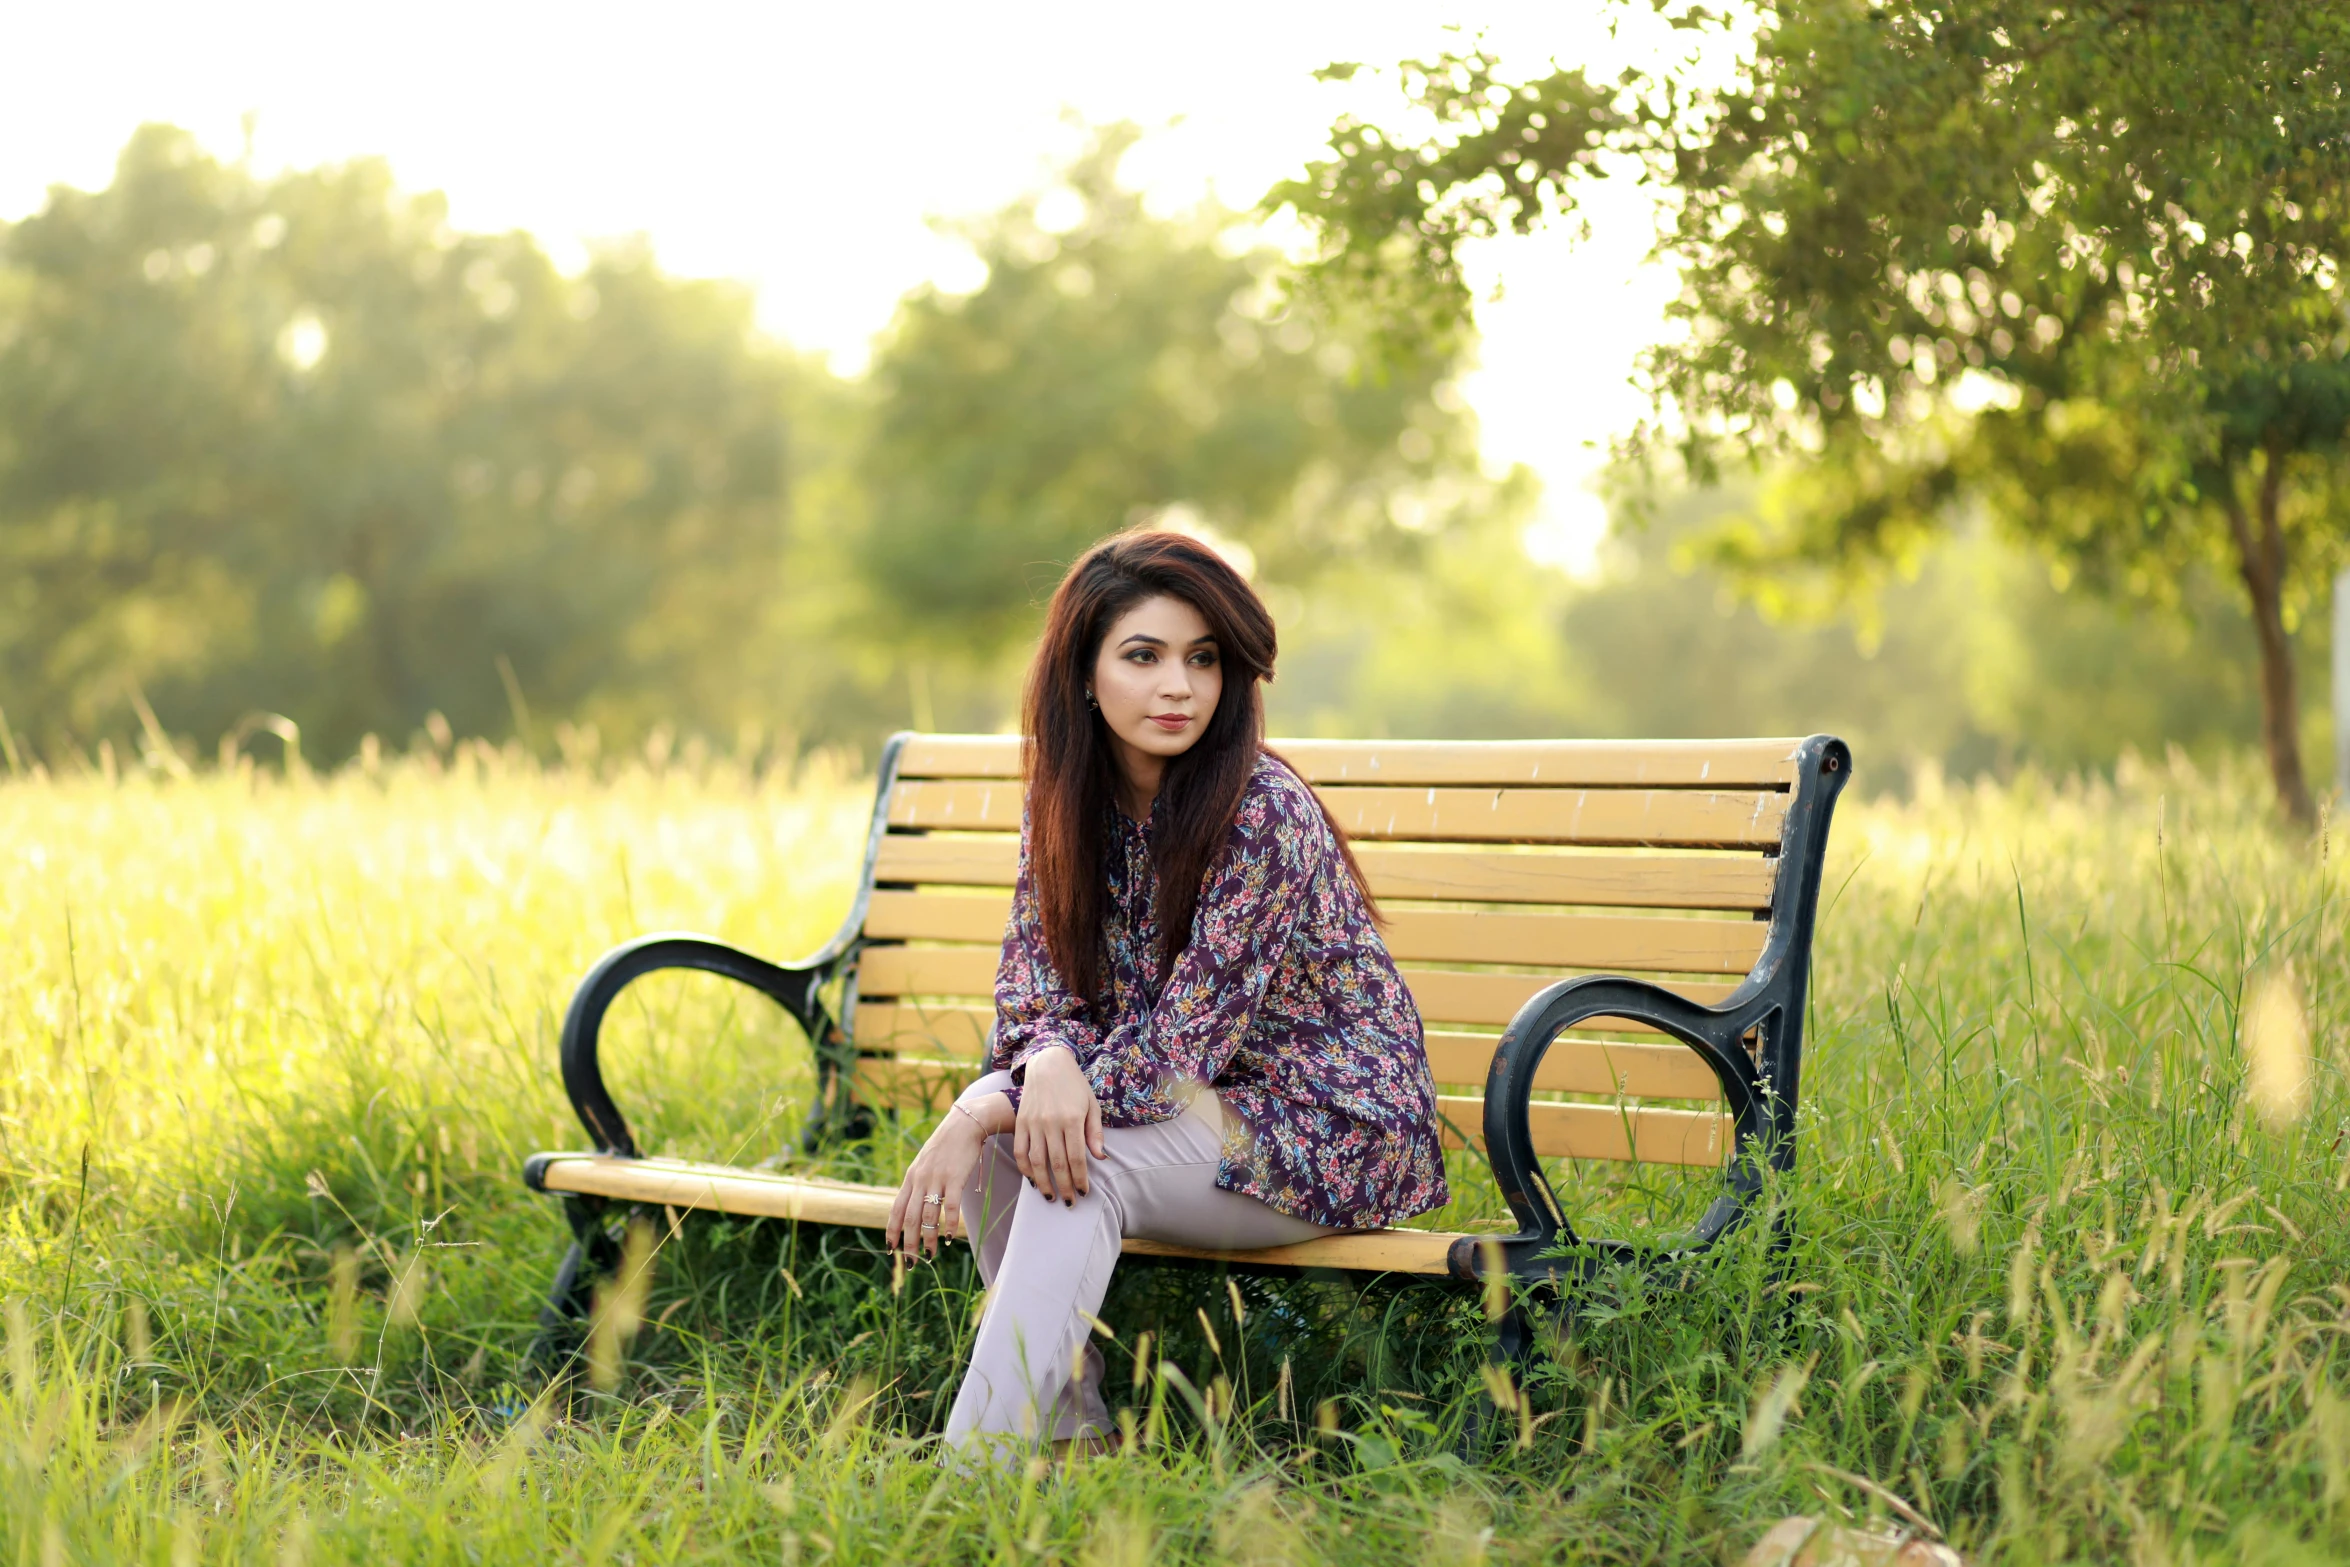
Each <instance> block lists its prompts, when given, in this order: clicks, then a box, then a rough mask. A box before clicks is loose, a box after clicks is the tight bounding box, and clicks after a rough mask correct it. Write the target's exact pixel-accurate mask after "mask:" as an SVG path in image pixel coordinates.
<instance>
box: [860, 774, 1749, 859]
mask: <svg viewBox="0 0 2350 1567" xmlns="http://www.w3.org/2000/svg"><path fill="white" fill-rule="evenodd" d="M1320 792H1321V796H1322V801H1323V803H1324V804H1325V805H1327V806H1328V807H1329V808H1330V814H1331V817H1332V818H1333V819H1334V820H1336V821H1337V823H1338V824H1339V826H1341V827H1342V828H1344V829H1345V830H1346V832H1347V834H1348V836H1350V837H1354V838H1390V839H1402V838H1409V839H1422V840H1428V841H1435V842H1447V843H1564V844H1589V845H1594V846H1603V847H1604V846H1630V845H1635V844H1637V845H1642V846H1646V847H1680V848H1727V849H1737V848H1762V847H1765V846H1769V845H1775V844H1777V843H1778V841H1779V824H1780V822H1781V821H1782V820H1783V819H1784V818H1785V817H1786V814H1787V800H1788V796H1787V795H1786V794H1784V793H1777V792H1763V793H1752V792H1737V793H1731V792H1717V791H1713V790H1697V789H1448V788H1428V789H1374V788H1359V787H1356V786H1354V785H1351V784H1348V785H1338V786H1332V787H1324V788H1323V789H1322V790H1321V791H1320ZM1020 806H1021V793H1020V781H1019V780H1018V779H1016V778H1001V779H978V780H972V779H951V778H950V779H913V780H909V781H905V782H901V783H900V784H899V785H898V786H897V788H895V789H894V790H892V791H891V792H890V798H889V824H890V825H891V826H892V827H902V828H928V829H932V830H960V831H967V832H980V831H993V832H1015V831H1017V830H1018V829H1019V826H1020Z"/></svg>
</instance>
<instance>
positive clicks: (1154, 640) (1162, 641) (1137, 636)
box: [1118, 631, 1167, 647]
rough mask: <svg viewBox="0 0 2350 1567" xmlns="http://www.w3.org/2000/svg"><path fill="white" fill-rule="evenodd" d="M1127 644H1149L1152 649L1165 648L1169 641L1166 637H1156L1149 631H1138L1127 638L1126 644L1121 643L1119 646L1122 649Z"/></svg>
mask: <svg viewBox="0 0 2350 1567" xmlns="http://www.w3.org/2000/svg"><path fill="white" fill-rule="evenodd" d="M1127 642H1147V643H1149V644H1150V645H1151V646H1152V647H1165V646H1166V645H1167V639H1166V638H1165V637H1154V636H1152V635H1151V634H1150V633H1149V632H1147V631H1137V632H1135V633H1133V634H1132V635H1130V636H1129V637H1127V639H1126V642H1121V643H1119V644H1118V645H1119V646H1120V647H1124V646H1125V645H1126V643H1127Z"/></svg>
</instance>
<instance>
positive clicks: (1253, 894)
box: [1078, 792, 1335, 1126]
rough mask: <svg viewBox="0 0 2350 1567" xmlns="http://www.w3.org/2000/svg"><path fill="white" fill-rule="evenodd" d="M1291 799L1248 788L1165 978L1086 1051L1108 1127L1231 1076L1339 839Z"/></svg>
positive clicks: (1163, 1113) (1167, 1110) (1177, 1104)
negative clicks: (1139, 1007)
mask: <svg viewBox="0 0 2350 1567" xmlns="http://www.w3.org/2000/svg"><path fill="white" fill-rule="evenodd" d="M1294 806H1295V798H1294V797H1293V796H1290V795H1287V794H1284V793H1275V792H1258V793H1253V794H1251V795H1250V796H1249V797H1248V799H1247V800H1246V801H1245V802H1244V803H1243V805H1242V807H1241V810H1240V814H1239V816H1238V817H1237V818H1236V819H1235V821H1234V822H1233V825H1232V836H1231V838H1230V839H1229V840H1227V842H1226V844H1225V846H1224V848H1223V850H1222V851H1221V852H1220V853H1219V854H1218V855H1217V857H1216V859H1215V861H1214V862H1213V863H1212V864H1211V865H1210V867H1209V871H1208V877H1207V884H1206V885H1205V886H1204V887H1203V888H1202V889H1201V893H1200V900H1199V906H1198V908H1197V909H1196V910H1195V911H1194V913H1193V915H1192V927H1191V941H1190V944H1189V945H1187V946H1186V947H1185V948H1184V949H1183V952H1182V954H1181V955H1180V956H1179V957H1177V958H1176V960H1175V966H1174V969H1173V971H1172V972H1171V973H1170V974H1169V975H1168V976H1167V984H1166V988H1165V989H1164V990H1162V991H1161V992H1160V993H1159V997H1158V1000H1157V1001H1156V1003H1155V1004H1153V1005H1152V1006H1151V1007H1150V1009H1149V1010H1148V1011H1147V1012H1143V1013H1141V1014H1139V1015H1137V1016H1135V1017H1133V1018H1131V1019H1130V1020H1128V1021H1125V1022H1122V1023H1120V1024H1118V1025H1117V1026H1116V1027H1115V1028H1113V1029H1111V1030H1110V1031H1109V1032H1108V1033H1107V1034H1106V1035H1103V1036H1101V1037H1100V1038H1099V1040H1098V1042H1097V1043H1096V1046H1095V1048H1094V1049H1093V1050H1092V1051H1091V1052H1084V1051H1081V1052H1079V1054H1078V1060H1079V1061H1080V1062H1082V1063H1084V1065H1085V1068H1086V1076H1087V1077H1088V1079H1089V1080H1090V1081H1091V1082H1092V1084H1093V1091H1094V1096H1095V1097H1096V1098H1097V1099H1099V1100H1100V1101H1101V1106H1102V1119H1103V1122H1104V1123H1105V1124H1106V1125H1110V1126H1147V1125H1150V1124H1152V1123H1154V1122H1158V1121H1167V1120H1172V1119H1173V1118H1174V1117H1176V1116H1178V1115H1181V1114H1182V1113H1183V1107H1184V1106H1185V1104H1187V1103H1188V1102H1189V1101H1190V1098H1191V1095H1192V1094H1193V1093H1194V1092H1195V1091H1196V1089H1197V1087H1198V1085H1201V1084H1210V1083H1214V1082H1215V1081H1216V1080H1217V1079H1218V1078H1219V1077H1220V1076H1222V1075H1223V1072H1224V1068H1225V1066H1226V1065H1227V1064H1228V1063H1229V1062H1230V1061H1231V1059H1232V1057H1233V1054H1234V1052H1235V1051H1237V1050H1239V1049H1240V1048H1241V1046H1242V1045H1243V1044H1244V1043H1245V1042H1246V1041H1247V1039H1248V1037H1249V1030H1250V1023H1251V1019H1252V1017H1253V1016H1254V1014H1255V1012H1256V1008H1257V1004H1258V1003H1259V1002H1260V1001H1261V1000H1263V998H1264V995H1265V991H1266V987H1267V986H1269V985H1270V984H1271V983H1272V980H1273V976H1274V974H1275V972H1276V971H1277V970H1278V969H1279V968H1280V967H1281V963H1282V958H1283V955H1284V954H1285V952H1286V951H1287V949H1288V946H1289V942H1290V938H1291V936H1292V934H1293V933H1294V932H1295V931H1296V928H1297V925H1298V920H1299V917H1300V915H1301V913H1302V912H1303V910H1304V909H1305V907H1306V902H1307V897H1308V894H1309V892H1310V891H1311V889H1312V886H1313V881H1314V876H1315V873H1316V871H1317V870H1318V869H1320V862H1321V860H1322V859H1323V857H1324V856H1325V854H1327V853H1328V852H1329V851H1330V850H1331V849H1333V848H1335V844H1334V843H1332V841H1331V839H1330V834H1329V830H1328V828H1327V827H1325V826H1324V825H1323V823H1322V821H1321V818H1320V816H1319V814H1316V815H1314V816H1313V817H1311V818H1310V819H1293V818H1297V817H1299V814H1300V813H1298V812H1297V811H1296V810H1295V809H1294Z"/></svg>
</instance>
